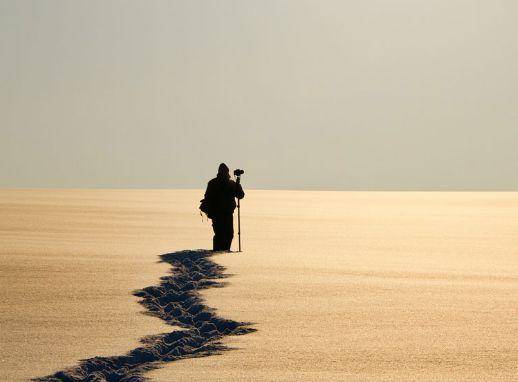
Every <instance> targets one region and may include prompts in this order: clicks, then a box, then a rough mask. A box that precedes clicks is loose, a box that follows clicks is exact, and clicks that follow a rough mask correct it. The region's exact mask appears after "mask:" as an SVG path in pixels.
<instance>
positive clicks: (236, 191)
mask: <svg viewBox="0 0 518 382" xmlns="http://www.w3.org/2000/svg"><path fill="white" fill-rule="evenodd" d="M244 197H245V193H244V191H243V187H241V184H239V183H236V182H234V181H233V180H232V179H229V178H227V177H226V176H221V175H218V176H217V177H215V178H214V179H212V180H210V181H209V183H208V184H207V191H205V201H206V202H207V205H208V216H209V217H210V218H212V216H214V215H221V214H232V213H233V212H234V210H235V209H236V199H235V198H238V199H243V198H244Z"/></svg>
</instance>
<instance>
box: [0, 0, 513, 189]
mask: <svg viewBox="0 0 518 382" xmlns="http://www.w3.org/2000/svg"><path fill="white" fill-rule="evenodd" d="M517 36H518V1H516V0H500V1H499V0H485V1H474V0H469V1H468V0H390V1H389V0H356V1H347V0H337V1H325V0H315V1H303V0H292V1H267V0H254V1H246V0H235V1H228V0H218V1H196V0H185V1H152V0H145V1H144V0H142V1H130V0H121V1H109V0H98V1H95V0H83V1H79V0H78V1H69V0H66V1H64V0H62V1H54V0H52V1H51V0H34V1H26V0H0V187H124V188H130V187H131V188H134V187H139V188H148V187H152V188H163V187H167V188H203V187H205V184H206V182H207V180H208V178H209V177H211V176H213V175H215V173H216V170H217V166H218V164H219V163H220V162H221V161H224V162H226V163H227V164H228V165H229V166H230V167H231V168H235V167H241V168H244V169H245V171H246V173H245V175H244V177H243V183H244V184H245V185H246V187H248V188H263V189H264V188H266V189H324V190H325V189H340V190H358V189H360V190H370V189H375V190H380V189H381V190H384V189H387V190H398V189H399V190H409V189H417V190H427V189H452V190H462V189H473V190H490V189H495V190H518V37H517Z"/></svg>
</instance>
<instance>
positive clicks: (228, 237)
mask: <svg viewBox="0 0 518 382" xmlns="http://www.w3.org/2000/svg"><path fill="white" fill-rule="evenodd" d="M233 237H234V215H233V214H228V215H227V216H225V248H224V249H225V250H227V251H230V247H231V246H232V238H233Z"/></svg>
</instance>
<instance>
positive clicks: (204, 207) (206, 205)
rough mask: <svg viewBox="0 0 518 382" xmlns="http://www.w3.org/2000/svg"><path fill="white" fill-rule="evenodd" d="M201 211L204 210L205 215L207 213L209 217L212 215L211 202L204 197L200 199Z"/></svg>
mask: <svg viewBox="0 0 518 382" xmlns="http://www.w3.org/2000/svg"><path fill="white" fill-rule="evenodd" d="M199 208H200V211H201V212H203V213H204V214H205V215H207V216H208V217H210V214H209V212H210V206H209V202H208V201H207V200H206V199H202V200H200V207H199Z"/></svg>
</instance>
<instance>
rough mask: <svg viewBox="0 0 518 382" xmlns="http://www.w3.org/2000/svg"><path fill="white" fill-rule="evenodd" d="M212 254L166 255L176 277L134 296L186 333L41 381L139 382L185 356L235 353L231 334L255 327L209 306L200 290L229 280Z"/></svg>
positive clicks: (82, 364) (92, 360) (147, 342)
mask: <svg viewBox="0 0 518 382" xmlns="http://www.w3.org/2000/svg"><path fill="white" fill-rule="evenodd" d="M211 255H212V252H211V251H205V250H197V251H180V252H175V253H168V254H165V255H161V256H160V257H161V259H162V261H163V262H166V263H169V264H171V265H173V269H172V272H171V275H169V276H164V277H162V278H161V282H160V285H158V286H151V287H147V288H145V289H142V290H138V291H136V292H135V293H134V295H135V296H138V297H141V298H142V300H141V301H140V303H141V304H142V305H144V306H145V307H146V309H147V310H148V312H147V313H148V314H150V315H152V316H155V317H160V318H161V319H163V320H164V321H166V322H167V323H168V324H170V325H177V326H180V327H182V328H184V330H176V331H173V332H171V333H167V334H160V335H156V336H150V337H146V338H144V339H142V340H141V342H142V344H143V346H141V347H138V348H136V349H133V350H131V351H130V352H129V353H128V354H126V355H122V356H113V357H94V358H90V359H86V360H82V361H81V362H80V363H79V365H77V366H75V367H72V368H69V369H66V370H63V371H59V372H57V373H55V374H53V375H49V376H46V377H41V378H36V379H34V381H39V382H56V381H67V382H71V381H74V382H75V381H88V382H105V381H106V382H116V381H117V382H140V381H144V380H146V378H145V377H144V376H143V373H144V372H145V371H148V370H152V369H155V368H157V367H159V366H160V364H161V363H163V362H171V361H176V360H179V359H182V358H193V357H204V356H209V355H212V354H217V353H220V352H222V351H225V350H230V349H229V348H228V347H226V346H225V345H223V344H222V343H221V339H222V338H223V337H225V336H228V335H241V334H246V333H250V332H253V331H255V329H253V328H251V327H250V325H251V324H250V323H246V322H236V321H232V320H227V319H224V318H221V317H218V316H217V314H216V312H215V310H214V309H213V308H209V307H207V306H206V305H204V301H203V300H202V298H201V296H200V293H199V290H200V289H206V288H214V287H223V286H224V284H223V283H221V282H218V281H217V280H218V279H223V278H226V277H228V275H226V274H224V273H223V272H224V270H225V268H224V267H223V266H221V265H218V264H216V263H215V262H213V261H211V260H210V259H209V257H210V256H211Z"/></svg>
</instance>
